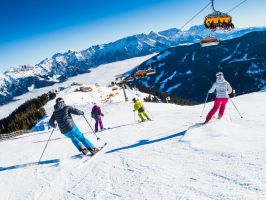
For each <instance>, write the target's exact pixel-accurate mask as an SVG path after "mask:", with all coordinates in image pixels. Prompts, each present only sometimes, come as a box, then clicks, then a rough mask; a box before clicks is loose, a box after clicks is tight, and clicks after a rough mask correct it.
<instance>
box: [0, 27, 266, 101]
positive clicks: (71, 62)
mask: <svg viewBox="0 0 266 200" xmlns="http://www.w3.org/2000/svg"><path fill="white" fill-rule="evenodd" d="M256 30H265V28H248V29H241V30H235V31H233V32H230V33H217V34H216V35H217V36H218V37H219V38H220V39H229V38H235V37H239V36H241V35H243V34H246V33H248V32H252V31H256ZM207 35H208V32H206V30H205V29H204V27H203V26H194V27H191V28H190V29H189V30H188V31H180V30H178V29H176V28H173V29H169V30H165V31H161V32H158V33H155V32H150V33H149V34H138V35H133V36H129V37H126V38H123V39H120V40H117V41H115V42H111V43H109V44H103V45H96V46H92V47H90V48H88V49H85V50H82V51H80V52H77V51H72V50H69V51H68V52H66V53H57V54H55V55H54V56H52V58H46V59H45V60H43V61H41V62H40V63H39V64H36V65H35V66H30V65H22V66H18V67H13V68H11V69H9V70H8V71H7V72H5V73H4V74H3V75H1V77H0V86H1V90H0V104H3V103H6V102H7V101H10V100H11V99H12V98H13V97H14V96H18V95H21V94H24V93H26V92H28V91H30V90H32V88H41V87H45V86H49V85H53V84H55V83H57V82H63V81H65V80H67V79H68V78H69V77H72V76H75V75H77V74H82V73H87V72H89V70H90V69H91V68H93V67H97V66H99V65H101V64H105V63H110V62H115V61H119V60H124V59H128V58H133V57H138V56H144V55H149V54H152V53H155V52H160V51H163V50H165V49H166V48H168V47H170V46H176V45H180V44H184V43H185V44H186V43H195V42H198V41H199V40H200V39H202V38H204V37H206V36H207Z"/></svg>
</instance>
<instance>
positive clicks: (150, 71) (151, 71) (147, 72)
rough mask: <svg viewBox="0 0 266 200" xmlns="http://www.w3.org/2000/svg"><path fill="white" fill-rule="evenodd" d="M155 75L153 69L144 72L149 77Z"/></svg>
mask: <svg viewBox="0 0 266 200" xmlns="http://www.w3.org/2000/svg"><path fill="white" fill-rule="evenodd" d="M155 73H156V70H155V69H147V70H146V74H147V75H151V74H155Z"/></svg>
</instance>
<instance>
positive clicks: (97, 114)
mask: <svg viewBox="0 0 266 200" xmlns="http://www.w3.org/2000/svg"><path fill="white" fill-rule="evenodd" d="M103 116H104V114H103V113H102V111H101V108H100V107H99V106H98V105H97V104H96V103H94V106H93V108H92V109H91V117H92V118H93V119H94V120H95V132H98V125H100V128H101V130H103V122H102V118H101V117H103Z"/></svg>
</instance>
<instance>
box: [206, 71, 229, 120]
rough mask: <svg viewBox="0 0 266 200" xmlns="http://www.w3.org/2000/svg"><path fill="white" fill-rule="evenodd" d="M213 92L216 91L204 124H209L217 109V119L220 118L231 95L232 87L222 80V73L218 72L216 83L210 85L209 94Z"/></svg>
mask: <svg viewBox="0 0 266 200" xmlns="http://www.w3.org/2000/svg"><path fill="white" fill-rule="evenodd" d="M215 90H216V98H215V100H214V105H213V107H212V109H211V110H210V112H209V113H208V115H207V117H206V120H205V122H204V123H207V122H209V121H210V120H211V118H212V116H213V115H214V114H215V113H216V111H217V110H218V109H219V115H218V118H219V119H221V118H222V116H223V114H224V110H225V106H226V104H227V102H228V98H229V94H231V93H232V87H231V85H230V84H229V83H228V82H227V81H226V80H225V79H224V75H223V73H222V72H218V73H217V74H216V82H215V83H214V84H213V85H212V87H211V89H210V90H209V93H213V92H214V91H215Z"/></svg>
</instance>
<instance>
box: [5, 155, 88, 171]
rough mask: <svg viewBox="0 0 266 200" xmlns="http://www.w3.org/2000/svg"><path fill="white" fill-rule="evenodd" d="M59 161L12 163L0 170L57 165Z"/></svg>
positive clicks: (74, 157)
mask: <svg viewBox="0 0 266 200" xmlns="http://www.w3.org/2000/svg"><path fill="white" fill-rule="evenodd" d="M82 157H83V156H82V154H77V155H74V156H71V159H81V158H82ZM60 162H61V160H60V159H52V160H45V161H40V162H31V163H24V164H19V165H12V166H9V167H0V172H1V171H7V170H14V169H21V168H28V167H32V166H37V165H50V164H53V165H51V166H53V167H56V166H58V165H59V163H60Z"/></svg>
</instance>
